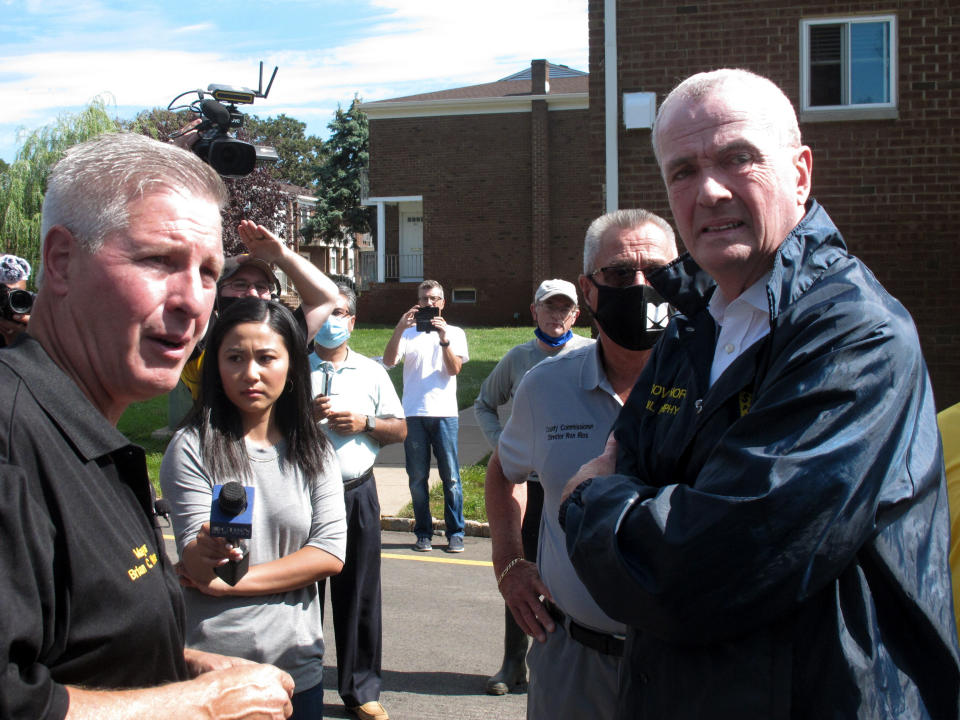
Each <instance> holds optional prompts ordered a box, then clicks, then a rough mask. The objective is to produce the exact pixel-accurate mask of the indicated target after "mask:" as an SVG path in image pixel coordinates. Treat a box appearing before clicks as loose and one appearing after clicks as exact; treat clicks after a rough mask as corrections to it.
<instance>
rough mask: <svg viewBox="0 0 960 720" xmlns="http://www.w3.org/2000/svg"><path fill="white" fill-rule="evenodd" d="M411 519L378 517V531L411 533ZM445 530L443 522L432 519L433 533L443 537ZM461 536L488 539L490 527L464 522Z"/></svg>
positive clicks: (474, 522) (473, 521) (412, 523)
mask: <svg viewBox="0 0 960 720" xmlns="http://www.w3.org/2000/svg"><path fill="white" fill-rule="evenodd" d="M413 525H414V520H413V518H402V517H393V516H389V515H382V516H381V517H380V529H381V530H388V531H390V532H411V533H412V532H413ZM445 530H446V524H445V523H444V522H443V520H438V519H437V518H433V531H434V532H435V533H436V534H438V535H443V534H444V532H445ZM463 534H464V535H469V536H471V537H485V538H488V537H490V525H489V524H488V523H482V522H477V521H476V520H466V521H465V522H464V524H463Z"/></svg>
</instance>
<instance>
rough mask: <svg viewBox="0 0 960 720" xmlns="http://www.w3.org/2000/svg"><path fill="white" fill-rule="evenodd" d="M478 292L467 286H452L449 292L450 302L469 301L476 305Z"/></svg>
mask: <svg viewBox="0 0 960 720" xmlns="http://www.w3.org/2000/svg"><path fill="white" fill-rule="evenodd" d="M478 297H479V293H477V289H476V288H472V287H470V288H468V287H459V288H453V290H452V291H451V293H450V302H455V303H469V304H471V305H476V303H477V299H478Z"/></svg>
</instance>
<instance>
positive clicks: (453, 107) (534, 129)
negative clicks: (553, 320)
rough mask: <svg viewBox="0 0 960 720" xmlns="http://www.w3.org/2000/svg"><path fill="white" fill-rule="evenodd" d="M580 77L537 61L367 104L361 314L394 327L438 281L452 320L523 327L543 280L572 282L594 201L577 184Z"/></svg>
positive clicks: (582, 108) (581, 136) (583, 99)
mask: <svg viewBox="0 0 960 720" xmlns="http://www.w3.org/2000/svg"><path fill="white" fill-rule="evenodd" d="M587 80H588V78H587V75H586V73H583V72H580V71H576V70H572V69H570V68H567V67H564V66H558V65H551V64H549V63H547V62H546V61H544V60H534V61H533V63H532V64H531V67H530V68H527V69H525V70H523V71H521V72H519V73H517V74H515V75H512V76H510V77H507V78H504V79H503V80H500V81H497V82H492V83H487V84H483V85H474V86H470V87H464V88H457V89H454V90H447V91H442V92H434V93H427V94H423V95H414V96H410V97H404V98H397V99H394V100H385V101H380V102H372V103H365V104H363V106H362V109H363V110H364V112H366V113H367V115H368V117H369V120H370V172H369V198H368V200H367V202H368V204H370V205H373V206H375V207H376V210H377V226H376V227H377V229H376V233H377V237H376V242H375V247H376V251H375V253H376V254H375V255H369V256H366V257H364V258H363V259H362V260H361V264H362V266H363V267H364V268H366V269H365V271H364V273H363V274H364V275H367V276H368V277H369V279H370V280H372V282H370V283H369V284H366V283H365V287H368V288H369V289H368V291H367V292H364V293H363V294H362V295H361V298H360V312H361V316H362V317H363V319H364V321H367V322H386V323H394V322H396V320H397V318H398V317H399V316H400V313H401V312H403V311H404V310H406V309H407V308H409V307H410V306H411V305H412V304H413V303H414V302H415V299H416V285H417V284H418V283H419V282H420V281H421V280H423V279H424V278H433V279H436V280H439V281H440V282H441V283H442V284H443V286H444V288H445V290H446V294H447V309H446V311H445V314H447V315H449V317H450V319H451V322H454V323H456V324H460V325H505V324H513V323H521V324H526V323H528V322H531V319H530V314H529V306H530V301H531V298H532V296H533V291H534V289H535V288H536V286H537V285H538V284H539V283H540V281H541V280H543V279H544V278H547V277H564V278H568V279H571V280H573V279H575V278H576V276H577V275H578V274H579V273H580V270H581V266H582V249H583V233H584V230H585V229H586V226H587V224H589V221H590V220H591V219H592V217H593V216H594V215H595V214H596V213H595V210H596V209H597V207H599V206H598V204H597V199H596V197H593V198H590V197H588V195H587V193H586V192H585V187H584V179H585V178H586V177H587V175H588V172H589V165H588V156H587V138H586V132H585V131H586V127H587V120H588V115H587ZM365 255H366V254H365ZM367 257H369V261H368V260H367ZM368 262H369V265H368V264H367V263H368Z"/></svg>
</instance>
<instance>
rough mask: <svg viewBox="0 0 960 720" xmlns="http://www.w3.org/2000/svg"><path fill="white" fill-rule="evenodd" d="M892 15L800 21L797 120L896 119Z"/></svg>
mask: <svg viewBox="0 0 960 720" xmlns="http://www.w3.org/2000/svg"><path fill="white" fill-rule="evenodd" d="M896 35H897V25H896V17H895V16H893V15H882V16H872V17H858V18H826V19H820V20H801V21H800V39H801V42H800V46H801V66H800V84H801V94H802V100H801V119H802V120H816V119H829V120H835V119H844V118H850V119H854V118H855V119H868V118H871V117H873V118H890V117H896V116H897V114H896V107H897V72H896V69H897V53H896Z"/></svg>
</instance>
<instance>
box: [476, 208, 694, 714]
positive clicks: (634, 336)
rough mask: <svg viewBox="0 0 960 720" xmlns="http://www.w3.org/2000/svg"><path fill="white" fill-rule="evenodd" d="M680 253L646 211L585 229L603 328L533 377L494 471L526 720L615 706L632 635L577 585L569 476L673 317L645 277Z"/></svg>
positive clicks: (587, 294)
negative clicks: (530, 482) (531, 536)
mask: <svg viewBox="0 0 960 720" xmlns="http://www.w3.org/2000/svg"><path fill="white" fill-rule="evenodd" d="M676 255H677V249H676V245H675V243H674V239H673V230H672V229H671V228H670V225H669V224H668V223H667V222H666V221H665V220H663V219H662V218H659V217H657V216H656V215H654V214H652V213H649V212H646V211H644V210H619V211H617V212H615V213H610V214H608V215H604V216H602V217H600V218H598V219H597V220H595V221H594V222H593V223H592V224H591V225H590V227H589V229H588V230H587V234H586V240H585V242H584V252H583V275H581V276H580V278H579V284H580V292H581V294H582V296H583V299H584V304H585V305H586V306H587V307H588V308H589V309H590V311H591V312H592V313H593V316H594V318H595V319H596V320H597V324H598V325H599V335H598V339H597V342H596V343H595V344H592V345H588V346H585V347H583V348H578V349H576V350H572V351H570V352H568V353H564V354H562V355H559V356H557V357H553V358H547V359H546V360H544V361H543V362H541V363H539V364H538V365H537V366H536V367H534V368H532V369H531V370H530V371H528V372H527V374H526V375H525V376H524V377H523V380H522V381H521V382H520V387H519V388H518V389H517V392H516V394H515V395H514V398H513V410H512V412H511V415H510V419H509V420H508V421H507V425H506V427H505V428H504V429H503V433H502V434H501V435H500V442H499V445H498V449H497V451H496V452H495V453H494V454H493V456H492V457H491V458H490V462H489V465H488V466H487V479H486V500H487V517H488V519H489V521H490V535H491V538H492V540H493V566H494V571H495V573H496V577H497V584H498V586H499V588H500V592H501V593H502V594H503V597H504V600H506V602H507V605H508V606H509V607H510V610H511V611H512V612H513V615H514V618H515V619H516V621H517V624H518V625H520V627H521V628H522V629H523V631H524V632H526V633H527V634H528V635H531V636H533V637H534V638H535V639H536V640H537V641H538V642H535V643H533V645H532V647H531V648H530V652H529V654H528V656H527V664H528V665H529V668H530V682H529V686H528V689H527V717H528V718H530V720H541V719H546V718H550V719H551V720H558V719H559V720H563V719H564V718H569V720H579V719H580V718H599V719H601V720H602V719H604V718H611V717H613V714H614V711H615V709H616V703H617V695H618V692H619V682H618V673H619V668H620V659H621V656H622V655H623V636H624V633H625V632H626V628H625V627H624V626H623V625H622V624H621V623H619V622H616V621H615V620H613V619H612V618H610V617H609V616H607V615H606V614H605V613H604V612H603V611H602V610H601V609H600V607H599V606H598V605H597V603H596V602H595V601H594V600H593V598H592V597H591V595H590V593H589V592H588V591H587V589H586V588H585V587H584V586H583V583H581V582H580V579H579V578H578V577H577V574H576V572H575V571H574V569H573V566H572V565H571V564H570V560H569V559H567V554H566V548H565V538H564V534H563V530H562V529H561V528H560V525H559V522H558V520H557V511H558V509H559V507H560V493H561V491H562V490H563V487H564V484H565V483H566V481H567V480H568V479H569V477H570V475H571V473H573V472H575V471H576V469H577V468H579V467H580V465H581V464H582V463H583V462H585V461H586V460H589V459H591V458H593V457H594V456H595V454H596V453H598V452H599V451H601V450H602V449H603V447H604V445H605V443H606V441H607V435H608V434H609V432H610V428H611V427H612V426H613V422H614V420H615V419H616V417H617V414H618V413H619V412H620V408H621V407H622V406H623V402H624V400H626V398H627V396H628V395H629V393H630V390H631V389H632V388H633V385H634V383H635V382H636V379H637V376H638V375H639V374H640V371H641V370H642V369H643V366H644V364H645V363H646V361H647V358H648V357H649V355H650V348H651V347H653V344H654V343H655V342H656V340H657V339H658V338H659V336H660V334H661V333H662V324H665V323H663V322H662V321H663V320H664V318H665V317H666V308H665V307H664V306H663V304H662V302H663V301H662V300H661V299H659V296H657V295H656V294H655V293H653V291H652V288H650V287H649V286H648V285H646V284H645V282H646V281H645V277H644V275H645V273H646V272H647V271H649V270H650V269H651V268H654V267H659V266H663V265H666V264H667V263H668V262H670V261H671V260H673V259H674V258H675V257H676ZM661 323H662V324H661ZM531 472H535V473H537V475H538V476H539V478H540V483H541V485H542V487H543V515H542V517H541V521H540V543H539V551H538V555H537V563H536V564H534V563H532V562H528V561H527V560H524V559H523V556H524V554H523V545H522V541H521V519H520V517H521V513H520V507H519V503H518V502H517V500H516V499H515V498H514V496H513V484H514V483H523V482H526V480H527V477H528V476H529V474H530V473H531ZM541 598H543V600H542V601H541Z"/></svg>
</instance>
